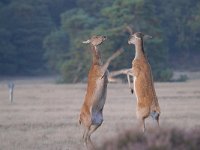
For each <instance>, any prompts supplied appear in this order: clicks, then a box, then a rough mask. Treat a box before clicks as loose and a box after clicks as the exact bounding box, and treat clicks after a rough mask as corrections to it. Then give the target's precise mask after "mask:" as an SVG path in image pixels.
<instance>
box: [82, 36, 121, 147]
mask: <svg viewBox="0 0 200 150" xmlns="http://www.w3.org/2000/svg"><path fill="white" fill-rule="evenodd" d="M105 40H106V37H105V36H93V37H92V38H91V39H89V40H87V41H85V42H83V43H90V46H91V52H92V57H93V59H92V65H91V68H90V70H89V74H88V85H87V92H86V95H85V100H84V103H83V105H82V108H81V113H80V120H79V123H80V124H83V126H84V128H85V130H84V133H83V140H84V142H85V143H86V146H87V147H88V144H91V145H92V142H91V139H90V136H91V134H92V133H93V132H94V131H95V130H96V129H97V128H98V127H99V126H101V124H102V122H103V107H104V104H105V101H106V95H107V83H108V71H107V68H108V66H109V64H110V62H111V60H113V59H114V58H115V57H117V56H118V55H119V54H120V53H121V52H122V51H117V52H116V53H114V54H113V55H112V56H111V57H110V58H108V59H107V62H106V63H105V64H104V65H103V63H102V60H101V56H100V52H99V50H98V48H97V46H99V45H100V44H102V43H103V42H104V41H105ZM92 147H93V145H92Z"/></svg>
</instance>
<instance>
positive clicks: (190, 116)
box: [0, 80, 200, 150]
mask: <svg viewBox="0 0 200 150" xmlns="http://www.w3.org/2000/svg"><path fill="white" fill-rule="evenodd" d="M15 83H16V85H15V91H14V103H13V104H10V102H9V97H8V88H7V85H6V82H4V81H1V82H0V150H77V149H84V148H83V144H82V142H81V136H82V128H81V127H80V126H79V125H78V116H79V110H80V107H81V105H82V102H83V98H84V94H85V89H86V85H85V84H75V85H70V84H67V85H60V84H54V83H52V82H49V81H48V80H45V82H42V81H40V80H33V81H27V80H26V81H23V80H16V81H15ZM156 91H157V95H158V98H159V102H160V105H161V109H162V114H161V118H160V121H161V126H162V125H163V126H176V127H178V128H182V129H189V128H192V127H195V126H200V80H192V81H188V82H185V83H156ZM136 124H137V122H136V115H135V97H134V95H131V94H130V91H129V90H128V86H127V85H126V84H110V85H109V86H108V96H107V101H106V105H105V109H104V123H103V124H102V126H101V127H100V128H99V129H98V130H97V131H96V132H95V133H94V135H93V136H92V139H93V141H94V143H95V144H96V145H97V146H100V145H101V143H103V141H105V140H106V139H109V138H112V137H114V136H116V135H118V133H120V132H122V131H123V130H126V129H130V128H135V126H136ZM154 125H155V124H154V122H153V121H152V120H151V119H148V120H147V130H148V128H150V127H155V126H154Z"/></svg>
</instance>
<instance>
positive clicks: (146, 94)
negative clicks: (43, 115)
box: [127, 32, 161, 132]
mask: <svg viewBox="0 0 200 150" xmlns="http://www.w3.org/2000/svg"><path fill="white" fill-rule="evenodd" d="M149 38H152V37H151V36H149V35H145V34H143V33H141V32H136V33H134V34H133V33H131V37H130V39H129V40H128V44H133V45H134V46H135V57H134V59H133V61H132V68H131V69H129V70H128V71H127V78H128V84H129V88H130V89H131V93H133V92H134V93H135V96H136V100H137V102H136V116H137V119H138V121H139V126H140V127H141V128H142V130H143V132H145V119H146V118H148V117H149V116H151V117H152V118H153V120H156V121H157V125H158V127H159V117H160V113H161V110H160V106H159V103H158V98H157V96H156V91H155V88H154V81H153V75H152V71H151V66H150V64H149V62H148V58H147V56H146V54H145V51H144V43H143V40H144V39H149ZM130 76H132V77H133V87H132V86H131V83H130Z"/></svg>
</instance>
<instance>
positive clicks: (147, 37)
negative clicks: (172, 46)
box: [143, 34, 153, 40]
mask: <svg viewBox="0 0 200 150" xmlns="http://www.w3.org/2000/svg"><path fill="white" fill-rule="evenodd" d="M143 38H144V39H145V40H146V39H152V38H153V37H152V36H150V35H147V34H145V35H144V37H143Z"/></svg>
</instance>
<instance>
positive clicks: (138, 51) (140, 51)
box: [135, 40, 146, 59]
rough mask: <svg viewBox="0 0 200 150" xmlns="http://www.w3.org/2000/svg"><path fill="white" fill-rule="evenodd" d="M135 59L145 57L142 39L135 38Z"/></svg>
mask: <svg viewBox="0 0 200 150" xmlns="http://www.w3.org/2000/svg"><path fill="white" fill-rule="evenodd" d="M135 59H146V56H145V52H144V46H143V41H142V40H137V41H136V43H135Z"/></svg>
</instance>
